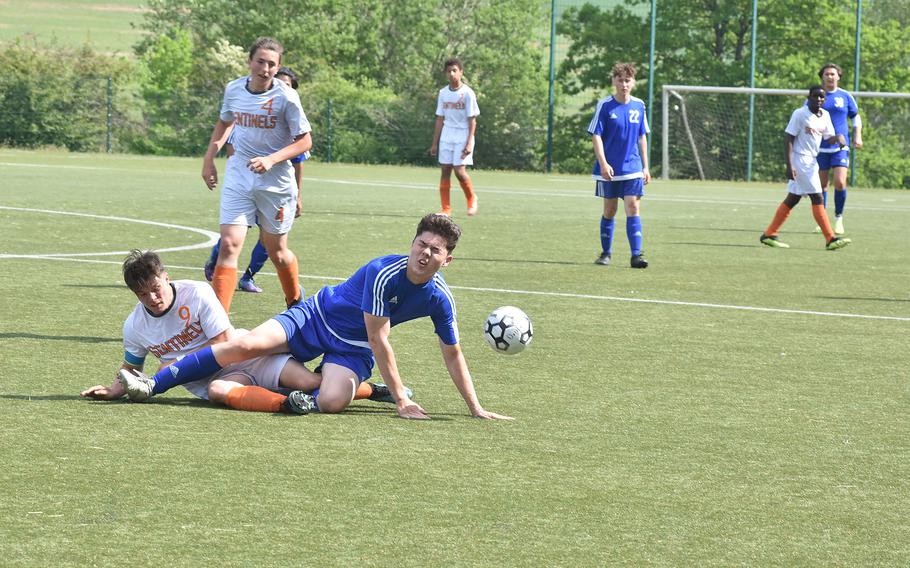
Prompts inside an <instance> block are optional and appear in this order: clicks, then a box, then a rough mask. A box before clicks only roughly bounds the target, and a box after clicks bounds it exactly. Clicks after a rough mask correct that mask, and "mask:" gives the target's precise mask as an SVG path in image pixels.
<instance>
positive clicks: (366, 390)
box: [354, 381, 373, 400]
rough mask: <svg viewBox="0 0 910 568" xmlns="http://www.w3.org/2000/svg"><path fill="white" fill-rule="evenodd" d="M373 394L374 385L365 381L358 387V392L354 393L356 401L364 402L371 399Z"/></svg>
mask: <svg viewBox="0 0 910 568" xmlns="http://www.w3.org/2000/svg"><path fill="white" fill-rule="evenodd" d="M371 394H373V385H371V384H370V383H368V382H366V381H363V382H362V383H360V385H359V386H358V387H357V391H356V392H355V393H354V400H363V399H365V398H370V395H371Z"/></svg>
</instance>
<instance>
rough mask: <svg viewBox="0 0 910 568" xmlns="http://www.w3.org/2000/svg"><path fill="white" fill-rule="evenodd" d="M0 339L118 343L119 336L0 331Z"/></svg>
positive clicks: (120, 340)
mask: <svg viewBox="0 0 910 568" xmlns="http://www.w3.org/2000/svg"><path fill="white" fill-rule="evenodd" d="M0 339H40V340H54V341H78V342H79V343H120V342H122V341H123V339H121V338H119V337H92V336H90V335H42V334H40V333H0Z"/></svg>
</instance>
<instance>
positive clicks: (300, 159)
mask: <svg viewBox="0 0 910 568" xmlns="http://www.w3.org/2000/svg"><path fill="white" fill-rule="evenodd" d="M309 159H310V153H309V152H304V153H303V154H300V155H297V156H294V157H293V158H291V163H292V164H299V163H300V162H305V161H307V160H309Z"/></svg>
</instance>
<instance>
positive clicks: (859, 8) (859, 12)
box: [850, 0, 863, 185]
mask: <svg viewBox="0 0 910 568" xmlns="http://www.w3.org/2000/svg"><path fill="white" fill-rule="evenodd" d="M862 30H863V0H856V47H855V48H854V54H853V58H854V59H853V92H854V93H855V92H856V91H859V39H860V35H861V32H862ZM850 185H856V152H851V153H850Z"/></svg>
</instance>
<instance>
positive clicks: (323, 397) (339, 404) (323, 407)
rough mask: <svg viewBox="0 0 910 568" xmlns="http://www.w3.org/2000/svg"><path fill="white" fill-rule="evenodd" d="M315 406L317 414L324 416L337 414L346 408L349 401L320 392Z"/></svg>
mask: <svg viewBox="0 0 910 568" xmlns="http://www.w3.org/2000/svg"><path fill="white" fill-rule="evenodd" d="M316 404H317V405H318V406H319V412H322V413H324V414H337V413H339V412H341V411H342V410H344V409H345V408H347V407H348V404H350V401H348V400H345V399H343V398H339V397H336V396H331V395H329V394H323V393H321V392H320V393H319V396H318V397H317V398H316Z"/></svg>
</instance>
